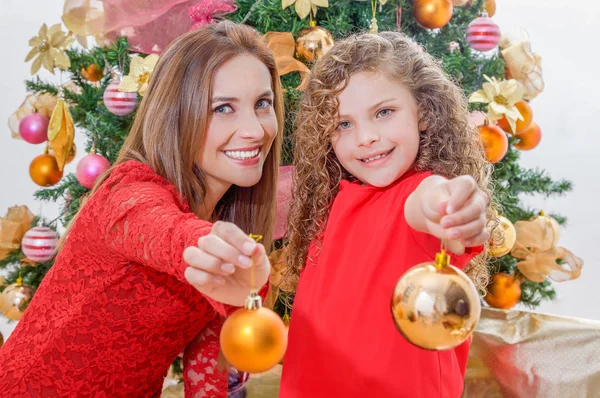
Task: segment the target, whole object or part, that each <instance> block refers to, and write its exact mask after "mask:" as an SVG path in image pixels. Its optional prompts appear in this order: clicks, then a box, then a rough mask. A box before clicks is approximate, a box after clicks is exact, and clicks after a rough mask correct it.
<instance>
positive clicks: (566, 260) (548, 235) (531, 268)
mask: <svg viewBox="0 0 600 398" xmlns="http://www.w3.org/2000/svg"><path fill="white" fill-rule="evenodd" d="M515 229H516V230H517V241H516V242H515V245H514V246H513V249H512V251H511V254H512V256H513V257H515V258H518V259H521V261H519V262H518V263H517V267H518V268H519V271H521V273H522V274H523V275H524V276H525V277H526V278H527V279H529V280H531V281H533V282H538V283H539V282H543V281H545V280H546V278H548V277H549V278H550V279H552V280H554V281H556V282H563V281H568V280H572V279H577V278H578V277H579V276H580V275H581V268H582V267H583V260H582V259H580V258H579V257H577V256H575V255H574V254H573V253H571V252H570V251H569V250H567V249H565V248H563V247H556V244H557V243H558V240H559V238H560V227H559V225H558V222H557V221H556V220H555V219H554V218H552V217H550V216H545V215H543V213H542V214H541V215H540V216H538V217H536V218H534V219H533V220H531V221H517V222H516V223H515ZM557 261H560V262H561V263H560V264H559V263H558V262H557Z"/></svg>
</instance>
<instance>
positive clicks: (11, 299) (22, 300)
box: [0, 283, 33, 321]
mask: <svg viewBox="0 0 600 398" xmlns="http://www.w3.org/2000/svg"><path fill="white" fill-rule="evenodd" d="M32 298H33V288H32V287H30V286H27V285H23V284H22V283H13V284H12V285H9V286H8V287H7V288H6V289H4V291H3V292H2V295H0V310H1V311H2V313H3V314H4V316H5V317H7V318H8V319H10V320H13V321H18V320H19V319H21V317H22V316H23V313H24V312H25V310H26V309H27V307H28V306H29V303H30V302H31V299H32Z"/></svg>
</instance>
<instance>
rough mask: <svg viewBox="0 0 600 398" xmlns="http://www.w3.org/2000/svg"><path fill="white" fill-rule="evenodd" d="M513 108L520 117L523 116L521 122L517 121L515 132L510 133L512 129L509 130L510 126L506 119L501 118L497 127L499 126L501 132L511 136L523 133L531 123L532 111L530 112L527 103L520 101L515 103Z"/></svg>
mask: <svg viewBox="0 0 600 398" xmlns="http://www.w3.org/2000/svg"><path fill="white" fill-rule="evenodd" d="M515 106H516V107H517V109H518V110H519V112H520V113H521V116H523V120H518V119H517V126H516V128H517V131H512V129H511V128H510V124H508V120H507V119H506V117H503V118H502V119H500V120H498V126H500V128H501V129H502V130H504V131H506V132H507V133H511V134H519V133H520V132H521V131H523V130H525V129H526V128H527V127H529V125H530V124H531V122H532V121H533V111H532V110H531V107H530V106H529V104H528V103H527V101H524V100H521V101H519V102H517V103H516V104H515Z"/></svg>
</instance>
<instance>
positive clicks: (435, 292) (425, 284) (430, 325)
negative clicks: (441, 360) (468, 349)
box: [392, 250, 481, 350]
mask: <svg viewBox="0 0 600 398" xmlns="http://www.w3.org/2000/svg"><path fill="white" fill-rule="evenodd" d="M480 314H481V304H480V303H479V295H478V293H477V289H476V288H475V285H473V282H472V281H471V280H470V279H469V277H468V276H467V275H466V274H465V273H464V272H462V271H461V270H459V269H458V268H456V267H454V266H452V265H450V256H449V255H448V254H446V252H445V251H444V250H442V251H441V252H440V253H438V254H437V255H436V258H435V262H427V263H423V264H419V265H417V266H415V267H413V268H411V269H409V270H408V271H406V273H405V274H404V275H403V276H402V277H401V278H400V280H399V281H398V283H397V284H396V287H395V289H394V294H393V296H392V316H393V318H394V321H395V323H396V326H397V327H398V330H400V333H401V334H402V335H403V336H404V337H405V338H406V339H407V340H408V341H409V342H410V343H412V344H414V345H416V346H417V347H420V348H424V349H427V350H447V349H450V348H454V347H456V346H458V345H460V344H462V343H463V342H464V341H465V340H467V339H468V338H469V336H470V335H471V333H473V331H474V330H475V327H476V326H477V322H478V321H479V317H480Z"/></svg>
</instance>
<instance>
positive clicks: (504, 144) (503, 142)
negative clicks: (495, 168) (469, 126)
mask: <svg viewBox="0 0 600 398" xmlns="http://www.w3.org/2000/svg"><path fill="white" fill-rule="evenodd" d="M479 135H480V136H481V141H483V147H484V149H485V155H486V157H487V159H488V161H489V162H490V163H497V162H499V161H500V160H502V158H503V157H504V155H506V151H508V137H506V133H505V132H504V131H502V129H501V128H500V127H498V126H495V125H492V124H486V125H483V126H479Z"/></svg>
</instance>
